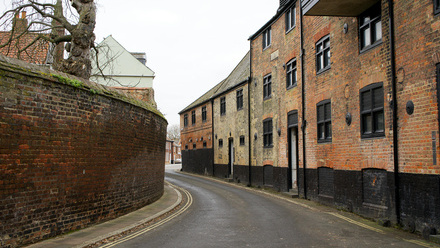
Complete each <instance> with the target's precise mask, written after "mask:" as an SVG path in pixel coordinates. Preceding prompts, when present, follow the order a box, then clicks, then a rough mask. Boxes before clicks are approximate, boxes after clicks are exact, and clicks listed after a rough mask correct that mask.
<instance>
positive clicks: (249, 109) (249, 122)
mask: <svg viewBox="0 0 440 248" xmlns="http://www.w3.org/2000/svg"><path fill="white" fill-rule="evenodd" d="M249 59H250V61H249V78H248V135H249V137H248V140H249V159H248V164H249V183H248V187H251V186H252V157H251V156H252V146H251V141H252V134H251V82H252V41H250V49H249Z"/></svg>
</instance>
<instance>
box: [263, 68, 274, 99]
mask: <svg viewBox="0 0 440 248" xmlns="http://www.w3.org/2000/svg"><path fill="white" fill-rule="evenodd" d="M271 95H272V75H270V74H269V75H267V76H265V77H264V78H263V99H264V100H266V99H268V98H270V97H271Z"/></svg>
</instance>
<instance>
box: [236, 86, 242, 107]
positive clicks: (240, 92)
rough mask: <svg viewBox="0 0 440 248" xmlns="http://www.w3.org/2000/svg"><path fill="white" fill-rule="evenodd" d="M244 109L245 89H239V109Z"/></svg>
mask: <svg viewBox="0 0 440 248" xmlns="http://www.w3.org/2000/svg"><path fill="white" fill-rule="evenodd" d="M240 109H243V89H241V90H237V110H240Z"/></svg>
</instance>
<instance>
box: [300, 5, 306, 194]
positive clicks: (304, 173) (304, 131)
mask: <svg viewBox="0 0 440 248" xmlns="http://www.w3.org/2000/svg"><path fill="white" fill-rule="evenodd" d="M299 15H300V27H301V34H300V36H301V55H300V57H301V112H302V124H301V131H302V140H303V147H302V148H303V168H304V172H303V186H304V198H305V199H307V180H306V179H307V175H306V168H307V167H306V164H307V163H306V125H307V121H306V107H305V85H306V84H305V81H306V80H305V79H306V76H305V62H304V61H305V58H304V56H305V54H304V53H305V50H304V26H303V12H302V7H301V4H300V6H299Z"/></svg>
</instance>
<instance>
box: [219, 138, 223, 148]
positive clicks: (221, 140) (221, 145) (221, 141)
mask: <svg viewBox="0 0 440 248" xmlns="http://www.w3.org/2000/svg"><path fill="white" fill-rule="evenodd" d="M218 147H223V139H219V140H218Z"/></svg>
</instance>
